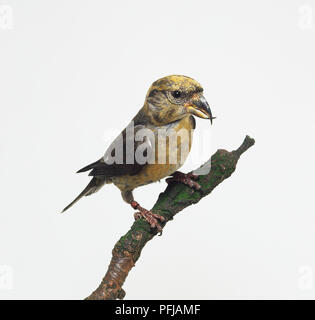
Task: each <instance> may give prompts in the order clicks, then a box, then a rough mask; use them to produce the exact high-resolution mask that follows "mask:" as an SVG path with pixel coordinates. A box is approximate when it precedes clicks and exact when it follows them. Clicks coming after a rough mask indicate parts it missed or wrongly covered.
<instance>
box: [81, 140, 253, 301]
mask: <svg viewBox="0 0 315 320" xmlns="http://www.w3.org/2000/svg"><path fill="white" fill-rule="evenodd" d="M254 143H255V141H254V139H252V138H250V137H249V136H246V138H245V140H244V142H243V143H242V145H241V146H240V147H239V148H238V149H237V150H235V151H232V152H228V151H226V150H222V149H220V150H218V151H217V152H216V153H215V154H214V155H213V156H212V157H211V159H210V160H209V161H208V162H207V163H206V164H204V165H203V166H202V167H210V165H211V170H210V172H209V173H208V174H205V175H200V176H199V179H198V183H199V184H200V185H201V187H202V192H200V191H194V190H192V189H191V188H189V187H187V186H185V185H183V184H181V183H172V184H170V185H169V186H168V187H167V188H166V190H165V191H164V192H163V193H161V194H160V195H159V198H158V200H157V202H156V203H155V205H154V207H153V208H152V212H154V213H157V214H159V215H162V216H163V217H164V218H165V222H164V223H163V227H164V226H165V224H166V223H167V222H168V221H170V220H172V219H173V217H174V216H175V214H176V213H178V212H179V211H181V210H183V209H184V208H186V207H188V206H190V205H192V204H195V203H197V202H199V201H200V200H201V199H202V198H203V197H205V196H207V195H208V194H209V193H211V191H212V190H213V189H214V188H215V187H216V186H217V185H218V184H220V183H221V182H222V181H223V180H225V179H226V178H228V177H230V176H231V174H232V173H233V172H234V170H235V168H236V164H237V161H238V159H239V158H240V156H241V154H242V153H244V152H245V151H246V150H247V149H248V148H250V147H251V146H252V145H254ZM156 234H157V233H156V232H152V230H151V228H150V226H149V224H148V223H147V222H146V221H144V220H143V219H139V220H136V221H135V222H134V223H133V225H132V226H131V228H130V230H129V231H128V232H127V233H126V234H125V235H124V236H122V237H121V238H120V239H119V241H118V242H117V243H116V245H115V247H114V249H113V251H112V254H113V256H112V260H111V262H110V265H109V267H108V270H107V272H106V274H105V277H104V278H103V280H102V282H101V284H100V285H99V287H98V288H97V289H96V290H95V291H94V292H93V293H92V294H91V295H90V296H89V297H87V298H86V299H87V300H111V299H123V298H124V296H125V292H124V290H123V289H122V285H123V283H124V282H125V279H126V277H127V275H128V273H129V271H130V270H131V268H132V267H133V266H134V265H135V262H136V261H137V260H138V259H139V257H140V254H141V251H142V249H143V248H144V246H145V245H146V243H147V242H148V241H149V240H151V239H152V238H153V237H154V236H155V235H156Z"/></svg>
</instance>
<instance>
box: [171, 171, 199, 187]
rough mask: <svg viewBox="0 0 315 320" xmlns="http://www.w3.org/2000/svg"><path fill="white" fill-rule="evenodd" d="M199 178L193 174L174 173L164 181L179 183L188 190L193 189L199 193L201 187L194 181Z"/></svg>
mask: <svg viewBox="0 0 315 320" xmlns="http://www.w3.org/2000/svg"><path fill="white" fill-rule="evenodd" d="M198 178H199V176H197V175H195V174H193V173H191V172H190V173H182V172H180V171H175V172H174V173H173V174H172V176H171V178H167V179H166V182H167V183H172V182H181V183H183V184H185V185H187V186H189V187H190V188H192V189H195V190H199V191H201V192H203V191H202V189H201V185H200V184H199V183H197V182H196V181H194V180H198Z"/></svg>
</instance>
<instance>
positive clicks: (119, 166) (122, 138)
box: [78, 125, 155, 177]
mask: <svg viewBox="0 0 315 320" xmlns="http://www.w3.org/2000/svg"><path fill="white" fill-rule="evenodd" d="M147 130H148V129H146V127H145V126H144V125H136V126H134V127H133V128H132V127H131V126H128V127H127V128H126V129H125V130H124V131H123V132H122V133H121V134H120V135H119V136H118V137H117V138H116V139H115V140H114V142H113V143H112V144H111V145H110V146H109V148H108V149H107V150H106V152H105V155H104V157H103V158H101V159H100V160H98V161H96V162H94V163H91V164H89V165H88V166H86V167H84V168H82V169H80V170H79V171H78V172H85V171H89V170H91V172H90V173H89V175H90V176H102V177H115V176H122V175H127V174H129V175H135V174H137V173H138V172H139V171H140V170H141V169H142V168H143V167H144V166H145V165H146V164H147V163H148V160H149V159H152V155H153V154H154V147H155V144H154V141H153V140H152V137H153V135H152V134H151V135H150V132H148V131H147ZM151 133H152V132H151Z"/></svg>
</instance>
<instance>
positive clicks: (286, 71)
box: [0, 0, 315, 299]
mask: <svg viewBox="0 0 315 320" xmlns="http://www.w3.org/2000/svg"><path fill="white" fill-rule="evenodd" d="M4 4H6V5H10V6H11V8H12V10H13V20H12V25H11V26H10V28H5V26H4V27H3V26H2V28H0V107H1V117H0V137H1V139H0V150H1V158H0V183H1V184H0V187H1V190H0V192H1V201H0V218H1V219H0V266H2V267H1V268H2V269H0V271H1V270H2V271H1V272H0V298H1V299H9V298H16V299H35V298H36V299H82V298H84V297H86V296H87V295H89V294H90V293H91V292H92V291H93V290H94V289H95V288H96V287H97V286H98V284H99V282H100V281H101V279H102V277H103V275H104V273H105V270H106V268H107V265H108V263H109V261H110V257H111V250H112V248H113V246H114V244H115V242H116V241H117V240H118V239H119V237H120V236H122V235H123V234H124V233H125V232H126V231H127V230H128V229H129V227H130V225H131V224H132V222H133V210H132V209H130V208H129V207H128V205H127V204H125V203H124V202H123V201H122V200H121V197H120V192H119V190H118V189H117V188H115V187H114V186H111V185H109V186H105V187H104V188H103V189H102V190H101V191H100V192H99V193H97V194H96V195H94V196H91V197H88V198H85V199H83V200H81V201H80V202H79V203H78V204H76V206H75V207H73V209H71V211H70V210H69V212H68V213H67V214H65V215H59V214H58V213H59V212H60V210H61V209H62V208H63V207H64V206H65V205H66V204H68V203H69V202H70V201H71V200H72V199H73V198H74V196H76V195H77V194H78V193H79V192H80V191H81V190H82V189H83V188H84V187H85V185H86V184H87V182H88V181H89V178H88V177H87V176H86V175H85V174H81V175H76V174H75V171H76V170H78V169H80V168H81V167H82V166H84V165H86V164H88V163H90V162H93V161H95V160H97V159H98V158H99V157H100V156H102V155H103V153H104V151H105V148H106V147H107V146H108V143H109V142H110V141H108V139H106V135H107V134H108V132H112V131H113V130H114V131H116V132H117V133H118V132H120V130H121V129H123V128H124V127H125V126H126V125H127V123H128V122H129V120H131V118H132V117H133V116H134V115H135V114H136V112H137V111H138V109H139V108H140V107H141V106H142V104H143V101H144V97H145V94H146V91H147V89H148V88H149V86H150V84H151V83H152V82H153V81H155V80H156V79H158V78H160V77H162V76H165V75H169V74H184V75H188V76H191V77H193V78H195V79H196V80H197V81H199V82H200V83H201V84H202V85H203V87H204V90H205V97H206V98H207V100H208V102H209V104H210V106H211V107H212V110H213V113H214V115H215V116H217V119H216V121H215V122H214V125H213V126H212V127H211V128H210V126H209V122H208V121H204V120H201V119H198V120H197V131H200V132H211V135H210V136H211V139H210V141H209V145H211V149H210V151H209V154H207V155H206V157H208V156H210V153H213V152H214V151H215V150H216V149H218V148H225V149H227V150H233V149H235V148H237V147H238V146H239V145H240V143H241V142H242V141H243V139H244V137H245V135H246V134H249V135H251V136H252V137H254V138H255V139H256V145H255V146H254V147H253V148H251V149H250V150H249V151H248V152H246V153H245V154H244V155H243V157H242V158H241V159H240V162H239V164H238V167H237V170H236V172H235V173H234V175H233V176H232V177H231V178H230V179H228V180H226V181H225V182H224V183H222V184H221V185H220V186H219V187H218V188H216V189H215V191H214V192H213V193H212V194H211V195H210V196H208V197H207V198H205V199H203V200H202V201H201V202H200V203H199V204H197V205H195V206H191V207H189V208H187V209H186V210H184V211H183V212H181V213H179V214H178V215H177V216H176V218H175V219H174V220H173V221H172V222H170V223H169V224H168V225H167V227H166V228H165V230H164V234H163V236H162V237H157V238H155V239H154V240H153V241H151V242H150V243H148V244H147V245H146V247H145V249H144V250H143V253H142V256H141V258H140V259H139V261H138V262H137V264H136V267H135V268H134V269H133V270H132V271H131V273H130V275H129V277H128V278H127V281H126V283H125V286H124V289H125V290H126V292H127V295H126V299H199V298H200V299H220V298H227V299H235V298H237V299H245V298H246V299H248V298H250V299H256V298H262V299H267V298H271V299H275V298H276V299H278V298H284V299H287V298H298V299H300V298H306V299H310V298H315V287H314V285H315V283H313V278H312V277H313V271H314V270H315V242H314V240H315V239H314V238H315V236H314V227H315V219H314V199H313V197H314V179H315V169H314V162H315V152H314V128H313V126H314V116H315V112H314V107H315V91H314V84H315V62H314V57H315V33H314V32H315V31H314V28H315V26H314V21H313V20H312V19H311V18H312V17H311V16H310V14H312V10H313V15H314V8H315V2H314V1H310V0H304V1H302V0H292V1H285V0H282V1H280V0H277V1H271V0H267V1H266V0H265V1H232V0H231V1H197V0H194V1H162V0H160V1H148V0H145V1H144V0H143V1H137V0H134V1H78V0H68V1H61V0H58V1H57V0H54V1H52V0H51V1H40V0H37V1H35V0H29V1H22V0H15V1H13V0H11V1H10V0H0V5H4ZM2 18H3V16H2V17H1V19H2ZM201 162H202V159H200V163H201ZM197 166H198V165H195V164H194V165H192V164H189V163H188V164H187V165H185V167H184V168H183V170H190V169H193V168H195V167H197ZM165 186H166V184H165V182H164V181H163V182H161V183H156V184H152V185H149V186H146V187H142V188H139V189H137V190H136V191H135V197H136V199H137V200H138V201H139V202H140V203H141V204H142V205H143V206H144V207H147V208H151V207H152V205H153V204H154V202H155V200H156V199H157V196H158V194H159V193H160V192H161V191H163V190H164V189H165ZM4 266H7V267H4ZM9 278H11V280H12V282H11V283H9V282H10V281H9V280H8V279H9ZM314 281H315V279H314ZM8 283H9V284H8Z"/></svg>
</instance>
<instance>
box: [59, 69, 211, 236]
mask: <svg viewBox="0 0 315 320" xmlns="http://www.w3.org/2000/svg"><path fill="white" fill-rule="evenodd" d="M202 93H203V89H202V87H201V85H200V84H199V83H198V82H197V81H195V80H194V79H192V78H189V77H186V76H182V75H171V76H167V77H164V78H161V79H159V80H157V81H155V82H154V83H153V84H152V85H151V87H150V89H149V90H148V93H147V95H146V99H145V102H144V105H143V107H142V108H141V109H140V110H139V112H138V113H137V115H136V116H135V117H134V118H133V119H132V121H131V123H130V124H129V125H128V126H127V127H126V128H125V129H124V130H123V132H122V133H121V134H120V135H119V136H118V137H117V138H116V139H115V140H114V142H113V143H112V144H111V145H110V147H109V148H108V149H107V151H106V153H105V155H104V156H103V157H102V158H101V159H99V160H98V161H96V162H93V163H92V164H89V165H88V166H86V167H84V168H82V169H80V170H79V171H78V172H85V171H90V173H89V175H90V176H93V178H92V180H91V181H90V183H89V184H88V185H87V186H86V188H85V189H84V190H83V191H82V192H81V193H80V194H79V195H78V196H77V197H76V198H75V199H74V200H73V201H72V202H71V203H70V204H69V205H68V206H67V207H65V208H64V209H63V211H62V212H64V211H66V210H67V209H69V208H70V207H71V206H72V205H73V204H74V203H76V202H77V201H78V200H79V199H80V198H82V197H83V196H88V195H91V194H93V193H95V192H96V191H98V190H99V189H101V188H102V187H103V185H104V184H110V183H112V184H114V185H115V186H116V187H118V188H119V189H120V191H121V195H122V198H123V199H124V200H125V201H126V202H127V203H129V204H130V205H131V206H132V207H133V208H134V209H136V210H138V211H139V212H137V213H136V214H135V218H140V217H143V218H144V219H145V220H146V221H148V223H149V224H150V226H151V227H152V228H157V230H158V231H161V225H160V221H161V222H162V221H163V220H164V218H163V217H162V216H160V215H157V214H154V213H152V212H151V211H149V210H146V209H144V208H143V207H141V206H140V205H139V203H138V202H136V201H135V200H134V198H133V194H132V192H133V190H134V189H135V188H137V187H139V186H143V185H146V184H149V183H152V182H156V181H159V180H160V179H162V178H164V177H167V176H172V177H171V178H168V179H167V180H166V181H167V182H168V183H171V182H173V181H178V182H182V183H184V184H187V185H189V186H190V187H192V188H195V189H197V190H199V189H200V185H199V184H198V183H197V182H196V181H194V180H196V179H197V176H194V175H192V174H184V173H181V172H179V171H177V170H178V169H179V168H180V167H181V166H182V164H183V163H184V161H185V159H186V157H187V156H188V153H189V151H190V148H191V141H192V140H191V139H192V133H193V130H194V129H195V126H196V124H195V119H194V117H193V116H197V117H199V118H203V119H210V121H211V123H212V119H213V117H212V114H211V110H210V107H209V105H208V103H207V101H206V99H205V98H204V96H203V94H202ZM170 133H172V134H170ZM179 133H180V134H179ZM174 134H175V140H174V139H173V140H172V138H171V137H172V135H174ZM177 134H178V136H177ZM174 141H175V142H174Z"/></svg>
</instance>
